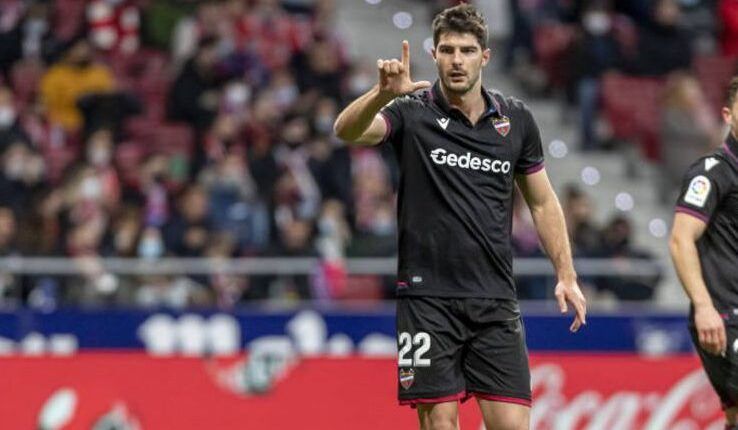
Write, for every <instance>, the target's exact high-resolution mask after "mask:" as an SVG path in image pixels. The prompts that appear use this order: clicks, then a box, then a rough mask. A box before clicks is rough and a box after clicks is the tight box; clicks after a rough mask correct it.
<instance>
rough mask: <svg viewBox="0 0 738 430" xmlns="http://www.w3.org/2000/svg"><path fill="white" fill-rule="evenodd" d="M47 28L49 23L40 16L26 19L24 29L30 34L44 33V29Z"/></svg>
mask: <svg viewBox="0 0 738 430" xmlns="http://www.w3.org/2000/svg"><path fill="white" fill-rule="evenodd" d="M48 28H49V23H47V22H46V20H45V19H42V18H33V19H30V20H28V22H27V23H26V31H28V32H29V33H31V34H37V35H41V34H44V33H46V30H48Z"/></svg>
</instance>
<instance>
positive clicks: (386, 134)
mask: <svg viewBox="0 0 738 430" xmlns="http://www.w3.org/2000/svg"><path fill="white" fill-rule="evenodd" d="M379 114H380V115H382V119H383V120H384V124H385V125H386V126H387V127H386V130H385V131H384V137H382V141H381V142H380V143H384V142H386V141H387V139H388V138H389V137H390V134H391V133H392V123H391V122H390V120H389V118H387V115H385V114H384V112H379Z"/></svg>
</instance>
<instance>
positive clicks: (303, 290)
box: [266, 218, 317, 300]
mask: <svg viewBox="0 0 738 430" xmlns="http://www.w3.org/2000/svg"><path fill="white" fill-rule="evenodd" d="M313 227H314V226H313V223H312V222H311V221H310V220H305V219H299V218H294V219H290V220H285V221H283V222H281V223H278V224H277V242H276V243H275V244H274V245H273V246H272V247H271V248H270V249H269V250H268V251H267V252H266V255H268V256H275V257H276V256H280V257H281V256H284V257H315V256H316V255H317V252H316V249H315V246H314V245H313ZM269 280H270V282H268V290H267V291H268V293H267V297H269V298H272V299H281V300H297V299H309V298H312V297H313V292H312V286H311V282H310V277H309V276H308V275H286V276H279V277H270V278H269Z"/></svg>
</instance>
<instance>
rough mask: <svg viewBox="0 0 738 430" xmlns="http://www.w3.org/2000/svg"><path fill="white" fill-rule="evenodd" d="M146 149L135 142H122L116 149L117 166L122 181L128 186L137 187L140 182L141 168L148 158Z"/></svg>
mask: <svg viewBox="0 0 738 430" xmlns="http://www.w3.org/2000/svg"><path fill="white" fill-rule="evenodd" d="M146 152H147V151H146V147H145V146H144V145H141V144H139V143H138V142H135V141H126V142H121V143H120V144H118V145H117V147H116V149H115V164H116V166H117V167H118V171H119V172H120V175H121V180H122V181H123V183H124V184H125V185H127V186H132V187H135V186H137V185H138V180H139V174H138V173H139V166H140V165H141V163H142V162H143V159H144V157H146Z"/></svg>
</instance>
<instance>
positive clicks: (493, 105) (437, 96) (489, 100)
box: [430, 79, 502, 121]
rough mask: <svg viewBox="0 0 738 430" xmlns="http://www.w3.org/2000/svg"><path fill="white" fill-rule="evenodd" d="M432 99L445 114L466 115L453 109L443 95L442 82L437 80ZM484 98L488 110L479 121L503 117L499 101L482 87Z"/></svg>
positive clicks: (432, 91) (431, 92)
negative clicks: (490, 117) (492, 117)
mask: <svg viewBox="0 0 738 430" xmlns="http://www.w3.org/2000/svg"><path fill="white" fill-rule="evenodd" d="M430 95H431V98H432V100H433V102H434V103H435V104H436V106H438V107H439V108H440V109H441V110H442V111H443V112H445V113H446V114H448V115H449V116H450V115H462V116H463V115H464V114H463V113H462V112H461V111H460V110H459V109H457V108H455V107H452V106H451V105H450V104H449V103H448V100H446V97H445V96H444V95H443V91H442V90H441V80H440V79H439V80H436V82H435V83H434V84H433V88H431V91H430ZM482 97H484V104H485V105H486V106H487V110H486V111H485V112H484V113H483V114H482V116H481V118H479V120H480V121H481V120H483V119H485V118H487V117H489V116H496V117H500V116H502V113H501V112H500V105H499V103H497V100H495V98H494V97H492V94H491V93H490V92H489V91H488V90H487V89H486V88H485V87H484V86H482Z"/></svg>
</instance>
